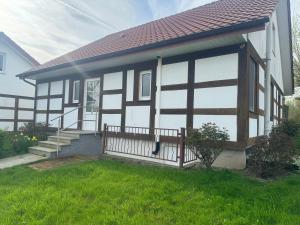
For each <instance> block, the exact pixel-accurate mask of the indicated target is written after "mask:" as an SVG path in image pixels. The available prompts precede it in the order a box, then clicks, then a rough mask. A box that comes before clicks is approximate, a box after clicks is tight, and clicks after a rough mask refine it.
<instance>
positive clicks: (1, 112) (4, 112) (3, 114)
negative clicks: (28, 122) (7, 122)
mask: <svg viewBox="0 0 300 225" xmlns="http://www.w3.org/2000/svg"><path fill="white" fill-rule="evenodd" d="M14 116H15V112H14V110H10V109H0V119H14Z"/></svg>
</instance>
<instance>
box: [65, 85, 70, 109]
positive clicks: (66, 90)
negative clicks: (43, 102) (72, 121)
mask: <svg viewBox="0 0 300 225" xmlns="http://www.w3.org/2000/svg"><path fill="white" fill-rule="evenodd" d="M69 91H70V80H66V84H65V100H64V101H65V104H68V103H69Z"/></svg>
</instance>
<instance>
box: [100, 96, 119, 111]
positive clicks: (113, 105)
mask: <svg viewBox="0 0 300 225" xmlns="http://www.w3.org/2000/svg"><path fill="white" fill-rule="evenodd" d="M102 108H103V109H121V108H122V95H121V94H117V95H103V105H102Z"/></svg>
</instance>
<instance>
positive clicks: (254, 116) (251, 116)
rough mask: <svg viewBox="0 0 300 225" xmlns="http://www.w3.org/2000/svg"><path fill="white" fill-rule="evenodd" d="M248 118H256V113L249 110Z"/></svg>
mask: <svg viewBox="0 0 300 225" xmlns="http://www.w3.org/2000/svg"><path fill="white" fill-rule="evenodd" d="M249 118H251V119H258V114H257V113H253V112H249Z"/></svg>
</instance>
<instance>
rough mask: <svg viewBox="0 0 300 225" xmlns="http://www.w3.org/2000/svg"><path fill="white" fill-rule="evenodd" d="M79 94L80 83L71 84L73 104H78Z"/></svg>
mask: <svg viewBox="0 0 300 225" xmlns="http://www.w3.org/2000/svg"><path fill="white" fill-rule="evenodd" d="M79 93H80V81H79V80H77V81H74V82H73V103H78V102H79Z"/></svg>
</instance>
